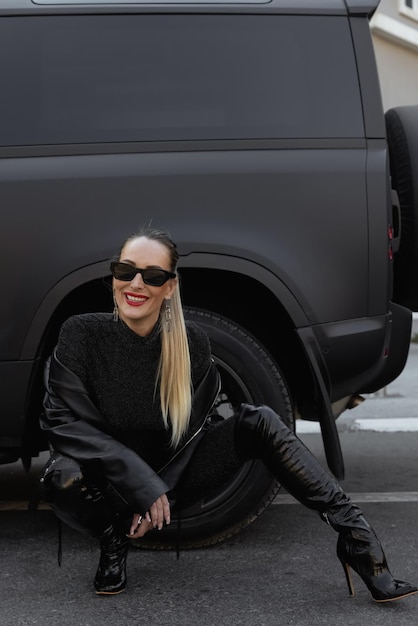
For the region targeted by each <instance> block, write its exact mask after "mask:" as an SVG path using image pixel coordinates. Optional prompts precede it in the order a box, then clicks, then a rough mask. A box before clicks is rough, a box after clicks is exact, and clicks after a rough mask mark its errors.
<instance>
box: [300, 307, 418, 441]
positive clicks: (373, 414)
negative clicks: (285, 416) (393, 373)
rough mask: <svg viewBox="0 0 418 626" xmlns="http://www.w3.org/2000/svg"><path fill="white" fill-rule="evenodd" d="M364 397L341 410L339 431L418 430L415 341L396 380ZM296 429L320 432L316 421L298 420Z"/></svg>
mask: <svg viewBox="0 0 418 626" xmlns="http://www.w3.org/2000/svg"><path fill="white" fill-rule="evenodd" d="M414 315H416V314H414ZM414 333H415V334H418V316H416V319H414V329H413V335H412V336H414ZM363 397H364V398H365V401H364V402H363V403H362V404H361V405H360V406H358V407H356V408H355V409H350V410H346V411H344V413H343V414H342V415H341V416H340V417H339V418H338V419H337V428H338V431H339V432H345V431H347V430H371V431H376V432H416V431H418V343H411V346H410V350H409V355H408V360H407V362H406V365H405V368H404V370H403V372H402V373H401V374H400V375H399V376H398V378H397V379H396V380H394V381H393V382H392V383H391V384H390V385H388V386H387V387H384V388H383V389H381V390H379V391H377V392H376V393H374V394H365V395H364V396H363ZM296 432H297V433H298V434H299V433H300V434H302V433H307V434H309V433H320V427H319V423H318V422H308V421H304V420H298V422H297V423H296Z"/></svg>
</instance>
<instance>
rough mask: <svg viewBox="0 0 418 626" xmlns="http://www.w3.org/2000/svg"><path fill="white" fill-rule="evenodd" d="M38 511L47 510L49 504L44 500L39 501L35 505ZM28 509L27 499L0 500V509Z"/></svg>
mask: <svg viewBox="0 0 418 626" xmlns="http://www.w3.org/2000/svg"><path fill="white" fill-rule="evenodd" d="M37 508H38V509H39V510H40V511H48V510H50V509H51V507H50V506H49V504H46V503H45V502H40V503H39V504H38V507H37ZM27 510H28V501H27V500H1V501H0V511H27Z"/></svg>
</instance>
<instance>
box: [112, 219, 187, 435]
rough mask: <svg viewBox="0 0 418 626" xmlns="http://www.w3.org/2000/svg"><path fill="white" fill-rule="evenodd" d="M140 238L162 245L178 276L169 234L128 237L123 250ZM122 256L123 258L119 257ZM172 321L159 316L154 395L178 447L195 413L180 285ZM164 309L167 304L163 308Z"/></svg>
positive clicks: (150, 231) (173, 298)
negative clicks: (158, 394)
mask: <svg viewBox="0 0 418 626" xmlns="http://www.w3.org/2000/svg"><path fill="white" fill-rule="evenodd" d="M139 237H145V238H147V239H151V240H153V241H158V242H160V243H161V244H162V245H163V246H165V247H166V249H167V251H168V254H169V258H170V268H169V269H170V271H171V272H174V273H175V272H176V269H177V262H178V258H179V255H178V252H177V247H176V244H175V243H174V242H173V240H172V239H171V237H170V236H169V234H168V233H167V232H165V231H162V230H157V229H153V228H152V229H151V228H147V229H143V230H141V231H140V232H138V233H136V234H135V235H132V236H131V237H129V238H128V239H127V240H126V241H125V243H124V244H123V246H122V248H121V252H122V250H123V248H124V247H125V246H126V244H127V243H128V242H130V241H132V240H134V239H138V238H139ZM119 256H120V255H119ZM170 304H171V319H170V320H169V322H170V323H169V324H168V323H165V320H164V310H162V311H161V314H160V335H161V355H160V360H159V364H158V369H157V375H156V380H155V391H156V392H157V390H158V387H159V389H160V403H161V412H162V416H163V420H164V424H165V426H166V428H167V429H168V428H169V425H170V424H171V428H172V434H171V445H172V446H173V447H176V446H178V444H179V443H180V441H181V439H182V437H183V435H184V434H185V433H186V431H187V428H188V426H189V421H190V414H191V410H192V379H191V366H190V351H189V342H188V340H187V332H186V324H185V321H184V315H183V306H182V302H181V297H180V289H179V285H177V286H176V288H175V290H174V292H173V294H172V296H171V300H170ZM163 306H164V304H163Z"/></svg>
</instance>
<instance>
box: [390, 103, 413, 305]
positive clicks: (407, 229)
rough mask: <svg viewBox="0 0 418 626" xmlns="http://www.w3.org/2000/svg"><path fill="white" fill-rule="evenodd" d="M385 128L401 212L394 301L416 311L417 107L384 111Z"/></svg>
mask: <svg viewBox="0 0 418 626" xmlns="http://www.w3.org/2000/svg"><path fill="white" fill-rule="evenodd" d="M386 128H387V139H388V146H389V157H390V173H391V177H392V187H393V189H395V191H396V192H397V194H398V198H399V204H400V209H401V239H400V245H399V251H398V253H397V254H396V255H395V260H394V293H393V300H394V302H397V303H398V304H401V305H403V306H406V307H407V308H409V309H411V310H412V311H418V177H417V171H418V106H403V107H396V108H394V109H390V110H389V111H387V113H386Z"/></svg>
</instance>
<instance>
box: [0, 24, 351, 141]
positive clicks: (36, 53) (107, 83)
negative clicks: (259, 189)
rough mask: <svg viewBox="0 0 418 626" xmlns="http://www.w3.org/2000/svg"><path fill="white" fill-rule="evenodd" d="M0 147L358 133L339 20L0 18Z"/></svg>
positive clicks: (347, 47) (345, 35)
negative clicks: (0, 92) (0, 94)
mask: <svg viewBox="0 0 418 626" xmlns="http://www.w3.org/2000/svg"><path fill="white" fill-rule="evenodd" d="M0 79H1V91H2V97H1V99H0V144H2V145H25V144H56V143H85V142H115V141H158V140H176V139H183V140H193V139H239V138H287V137H296V138H297V137H359V136H361V135H362V134H363V125H362V115H361V104H360V96H359V88H358V80H357V74H356V68H355V61H354V56H353V51H352V44H351V38H350V33H349V26H348V21H347V20H346V19H345V18H339V17H325V16H324V17H317V16H305V17H303V16H278V15H258V16H254V15H248V16H245V15H241V16H232V15H224V16H222V15H204V16H203V15H119V16H116V15H107V16H60V17H53V16H48V17H47V16H44V17H39V16H38V17H36V18H31V17H20V18H1V19H0Z"/></svg>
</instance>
